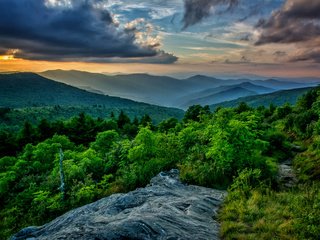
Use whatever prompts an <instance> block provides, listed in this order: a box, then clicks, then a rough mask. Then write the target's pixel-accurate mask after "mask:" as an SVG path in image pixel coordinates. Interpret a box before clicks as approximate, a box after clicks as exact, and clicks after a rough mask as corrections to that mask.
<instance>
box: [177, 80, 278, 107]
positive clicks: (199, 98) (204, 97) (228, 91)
mask: <svg viewBox="0 0 320 240" xmlns="http://www.w3.org/2000/svg"><path fill="white" fill-rule="evenodd" d="M274 91H275V90H274V89H271V88H267V87H263V86H258V85H254V84H253V83H250V82H243V83H240V84H237V85H230V86H229V85H227V86H220V87H216V88H209V89H206V90H202V91H200V92H196V93H192V94H189V95H186V96H183V97H181V98H180V99H178V100H177V102H176V103H177V105H178V106H179V107H182V108H186V107H188V106H190V104H200V105H211V104H214V103H217V102H221V101H229V100H232V99H237V98H239V97H244V96H250V95H257V94H263V93H270V92H274Z"/></svg>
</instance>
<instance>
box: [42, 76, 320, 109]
mask: <svg viewBox="0 0 320 240" xmlns="http://www.w3.org/2000/svg"><path fill="white" fill-rule="evenodd" d="M39 74H40V75H41V76H43V77H46V78H49V79H52V80H55V81H58V82H63V83H66V84H68V85H72V86H75V87H78V88H82V89H85V90H87V91H91V92H95V93H99V94H106V95H109V96H116V97H122V98H127V99H131V100H134V101H139V102H145V103H149V104H155V105H160V106H166V107H177V108H182V109H187V108H188V107H189V106H191V105H194V104H201V105H212V104H216V103H219V102H224V101H230V100H235V99H237V98H239V97H247V96H253V95H260V94H266V93H272V92H276V91H279V90H288V89H296V88H305V87H310V86H316V85H317V84H318V83H319V82H320V79H319V81H318V82H315V81H312V82H309V83H308V82H303V79H300V81H301V82H297V80H296V79H295V81H288V79H285V80H281V79H266V80H252V79H246V78H241V79H229V80H228V79H227V80H222V79H218V78H215V77H210V76H203V75H195V76H192V77H189V78H186V79H176V78H172V77H167V76H152V75H148V74H129V75H114V76H107V75H105V74H99V73H89V72H82V71H74V70H71V71H63V70H50V71H46V72H42V73H39Z"/></svg>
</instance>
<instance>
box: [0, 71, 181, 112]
mask: <svg viewBox="0 0 320 240" xmlns="http://www.w3.org/2000/svg"><path fill="white" fill-rule="evenodd" d="M45 106H47V107H48V106H49V107H50V106H61V107H77V108H78V110H79V111H81V109H79V107H80V108H81V107H83V109H88V108H90V107H96V108H97V107H98V108H99V109H100V110H99V109H97V111H106V110H105V109H108V112H111V111H113V110H114V111H115V112H118V111H119V109H126V110H128V111H129V112H130V113H131V115H134V113H135V112H136V113H139V114H137V115H139V116H140V115H143V114H145V113H148V114H149V115H157V116H159V113H160V114H161V115H163V116H164V118H167V117H170V116H173V117H180V116H182V115H183V111H182V110H180V109H173V108H166V107H159V106H154V105H150V104H146V103H140V102H135V101H132V100H128V99H123V98H119V97H110V96H106V95H102V94H96V93H92V92H88V91H85V90H82V89H78V88H76V87H72V86H70V85H67V84H64V83H60V82H55V81H53V80H49V79H47V78H44V77H42V76H39V75H37V74H34V73H15V74H0V107H10V108H24V107H45Z"/></svg>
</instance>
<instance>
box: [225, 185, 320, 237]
mask: <svg viewBox="0 0 320 240" xmlns="http://www.w3.org/2000/svg"><path fill="white" fill-rule="evenodd" d="M319 216H320V184H319V183H314V184H312V185H306V184H303V185H300V186H298V187H296V188H295V189H291V190H287V191H280V192H277V191H274V190H270V189H269V188H264V189H263V188H256V189H253V190H251V191H250V194H249V196H245V195H243V194H242V193H241V191H240V190H238V191H237V190H236V191H233V192H231V193H230V194H229V196H228V197H227V200H226V201H225V203H224V205H223V207H222V210H221V212H220V221H221V222H222V224H221V237H222V239H290V240H294V239H297V240H298V239H319V237H320V228H319V226H320V218H319Z"/></svg>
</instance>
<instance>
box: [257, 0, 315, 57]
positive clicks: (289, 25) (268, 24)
mask: <svg viewBox="0 0 320 240" xmlns="http://www.w3.org/2000/svg"><path fill="white" fill-rule="evenodd" d="M256 28H257V29H258V30H259V31H260V35H259V37H258V40H257V42H256V43H255V45H264V44H269V43H280V44H287V43H292V44H295V46H296V48H297V49H299V50H298V52H297V53H296V54H295V55H294V56H289V57H288V60H289V61H290V62H298V61H312V62H316V63H320V48H319V46H320V1H319V0H287V1H286V2H285V3H284V4H283V6H282V7H281V8H280V9H279V10H277V11H275V12H274V13H273V14H272V15H271V17H270V18H269V19H267V20H265V19H262V20H260V21H259V22H258V24H257V25H256ZM277 57H281V56H279V55H278V56H277Z"/></svg>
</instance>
